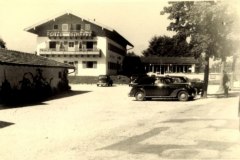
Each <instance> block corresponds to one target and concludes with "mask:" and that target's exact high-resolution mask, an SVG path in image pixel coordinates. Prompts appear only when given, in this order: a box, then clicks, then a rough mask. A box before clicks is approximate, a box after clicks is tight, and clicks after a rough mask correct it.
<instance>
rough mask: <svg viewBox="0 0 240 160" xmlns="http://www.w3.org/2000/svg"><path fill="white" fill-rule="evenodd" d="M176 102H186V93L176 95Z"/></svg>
mask: <svg viewBox="0 0 240 160" xmlns="http://www.w3.org/2000/svg"><path fill="white" fill-rule="evenodd" d="M178 100H179V101H187V100H188V93H187V92H186V91H181V92H179V93H178Z"/></svg>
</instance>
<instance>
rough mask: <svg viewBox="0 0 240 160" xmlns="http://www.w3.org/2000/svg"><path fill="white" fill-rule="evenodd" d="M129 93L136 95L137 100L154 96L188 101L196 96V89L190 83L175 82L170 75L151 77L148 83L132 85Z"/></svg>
mask: <svg viewBox="0 0 240 160" xmlns="http://www.w3.org/2000/svg"><path fill="white" fill-rule="evenodd" d="M145 82H146V81H145ZM128 95H129V97H135V99H136V100H137V101H143V100H150V99H152V98H165V99H167V98H171V99H178V100H179V101H187V100H190V99H193V98H194V97H195V90H194V89H193V88H192V86H191V85H189V83H173V80H172V79H171V78H169V77H149V78H148V82H147V83H142V84H140V83H138V84H136V85H134V86H132V89H131V91H130V93H129V94H128Z"/></svg>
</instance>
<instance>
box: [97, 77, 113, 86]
mask: <svg viewBox="0 0 240 160" xmlns="http://www.w3.org/2000/svg"><path fill="white" fill-rule="evenodd" d="M112 85H113V80H112V79H111V78H110V76H108V75H99V76H98V82H97V86H112Z"/></svg>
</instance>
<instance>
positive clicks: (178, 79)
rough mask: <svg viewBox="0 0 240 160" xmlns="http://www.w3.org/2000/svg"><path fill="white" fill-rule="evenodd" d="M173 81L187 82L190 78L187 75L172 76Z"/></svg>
mask: <svg viewBox="0 0 240 160" xmlns="http://www.w3.org/2000/svg"><path fill="white" fill-rule="evenodd" d="M172 80H173V83H186V82H188V79H187V78H186V77H172Z"/></svg>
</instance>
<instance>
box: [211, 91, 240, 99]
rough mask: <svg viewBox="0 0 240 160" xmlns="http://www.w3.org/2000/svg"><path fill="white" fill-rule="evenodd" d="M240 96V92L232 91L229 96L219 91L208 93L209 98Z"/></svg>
mask: <svg viewBox="0 0 240 160" xmlns="http://www.w3.org/2000/svg"><path fill="white" fill-rule="evenodd" d="M238 96H240V92H239V91H237V92H232V93H229V94H228V97H225V95H224V94H219V93H214V94H208V95H207V97H208V98H231V97H238Z"/></svg>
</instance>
